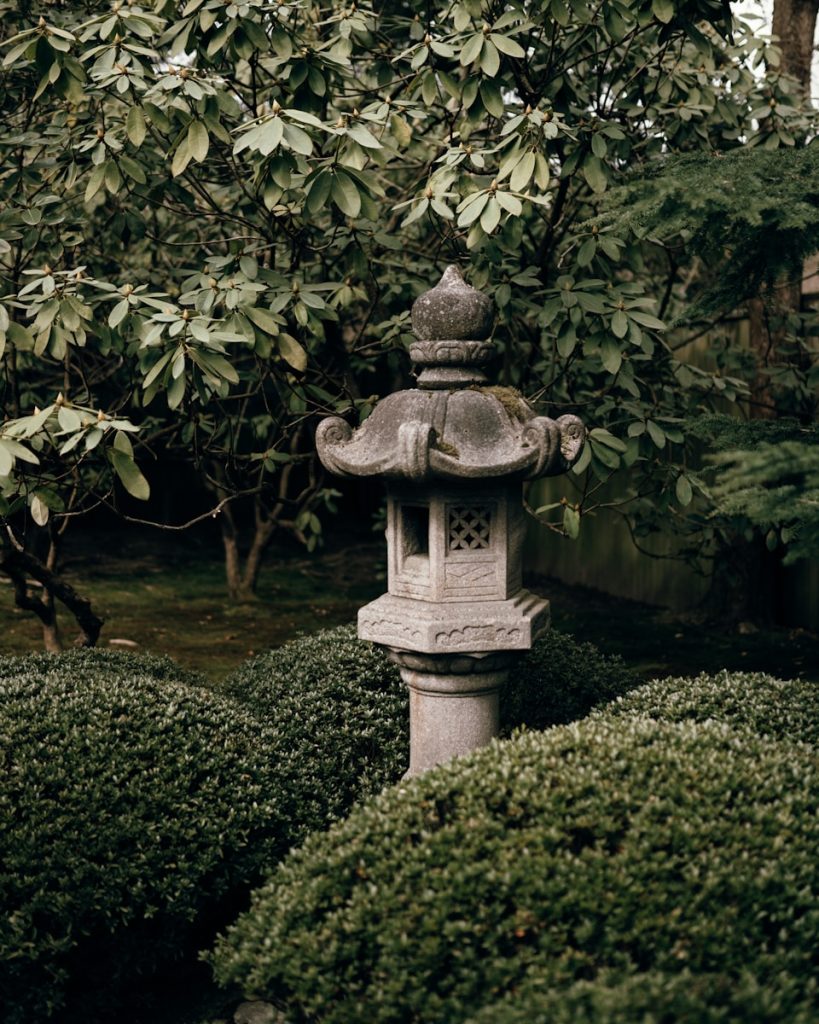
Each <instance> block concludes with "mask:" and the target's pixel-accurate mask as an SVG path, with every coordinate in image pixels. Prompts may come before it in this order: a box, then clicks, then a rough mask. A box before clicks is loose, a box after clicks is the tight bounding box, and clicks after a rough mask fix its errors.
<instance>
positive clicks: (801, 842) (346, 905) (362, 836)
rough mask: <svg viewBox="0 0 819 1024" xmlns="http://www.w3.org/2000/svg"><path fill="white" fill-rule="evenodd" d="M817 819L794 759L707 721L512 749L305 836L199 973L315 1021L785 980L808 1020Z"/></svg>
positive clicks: (810, 785)
mask: <svg viewBox="0 0 819 1024" xmlns="http://www.w3.org/2000/svg"><path fill="white" fill-rule="evenodd" d="M817 804H819V764H817V757H816V754H815V752H814V751H813V750H812V749H811V748H810V747H808V746H807V745H804V744H798V743H787V742H784V741H774V740H771V739H769V738H767V737H761V736H757V735H754V734H753V733H751V732H749V731H747V730H736V729H733V728H731V727H730V726H728V725H725V724H723V723H718V722H713V721H712V722H705V723H680V724H677V723H660V722H656V721H653V720H650V719H646V718H643V717H639V716H634V717H629V716H623V717H622V718H612V719H605V718H603V717H600V718H598V719H597V720H586V721H583V722H579V723H574V724H572V725H568V726H560V727H557V728H554V729H550V730H548V731H546V732H540V733H537V732H527V733H523V734H521V735H519V736H517V737H516V738H515V739H513V740H510V741H505V742H496V743H493V744H492V745H490V746H489V747H487V748H484V749H483V750H480V751H477V752H475V753H474V754H472V755H470V756H469V757H466V758H461V759H457V760H456V761H454V762H452V763H451V764H449V765H445V766H442V767H440V768H438V769H435V770H434V771H431V772H429V773H427V774H426V775H424V776H421V777H420V778H417V779H413V780H411V781H409V782H405V783H403V784H401V785H399V786H396V787H393V788H391V789H387V790H385V791H384V792H383V793H382V794H381V795H380V796H378V797H377V798H376V799H374V800H372V801H370V802H369V803H367V804H365V805H362V806H360V807H358V808H356V809H354V810H353V812H352V813H351V814H350V816H349V818H347V819H346V820H345V821H343V822H340V823H338V824H337V825H335V826H334V827H333V828H331V829H330V830H329V832H327V833H324V834H317V835H313V836H311V837H310V838H309V839H308V841H307V842H306V843H305V845H304V846H303V847H302V848H301V849H299V850H296V851H295V852H294V853H292V854H291V855H290V856H289V857H288V858H286V859H285V861H283V862H282V864H280V865H279V867H278V869H277V870H276V871H275V872H274V873H273V875H272V876H271V878H270V879H269V880H268V882H267V883H265V885H264V886H262V887H261V888H260V889H259V890H258V891H257V893H256V894H255V896H254V898H253V902H252V905H251V908H250V910H249V911H248V912H247V913H246V914H244V915H243V916H242V917H240V918H239V920H238V921H237V923H236V924H235V925H234V926H233V927H232V928H231V929H230V931H229V932H228V933H227V935H226V936H223V937H222V938H221V939H220V941H219V942H218V944H217V947H216V950H215V952H214V954H212V960H213V963H214V966H215V971H216V976H217V979H218V980H219V981H220V982H221V983H223V984H225V983H233V982H235V983H238V984H239V985H240V986H242V988H243V989H244V991H245V992H246V993H247V994H248V995H258V996H264V997H268V998H271V999H274V1000H281V1001H282V1002H284V1003H285V1004H286V1005H287V1006H288V1009H289V1012H290V1013H291V1015H292V1016H293V1019H294V1020H303V1019H307V1018H309V1019H310V1020H311V1021H313V1020H315V1021H321V1022H332V1024H357V1022H360V1021H367V1022H368V1024H409V1022H413V1024H421V1022H423V1024H458V1022H461V1021H465V1020H467V1019H468V1018H469V1017H470V1016H471V1015H472V1014H474V1013H476V1012H477V1011H478V1010H479V1009H481V1007H482V1006H484V1005H485V1004H487V1003H489V1002H495V1001H497V1000H498V999H500V998H502V997H503V996H504V995H505V994H506V993H507V992H510V991H512V990H513V989H515V988H516V987H517V986H518V985H520V983H521V982H522V981H523V979H524V978H525V977H526V976H527V975H529V976H535V975H536V976H537V977H538V978H539V983H540V984H542V985H543V987H544V988H546V989H559V990H568V989H570V988H571V986H573V985H574V984H575V983H577V982H578V981H582V980H594V979H595V978H596V977H597V976H598V974H599V973H600V972H603V971H607V972H613V973H615V974H622V975H628V974H636V973H647V972H655V973H656V974H657V975H658V976H661V975H669V976H671V977H673V976H675V975H678V974H680V972H682V971H683V970H686V971H689V972H691V973H692V974H695V975H701V974H719V975H721V976H723V977H724V978H726V979H728V981H730V982H731V983H733V982H735V981H738V980H739V979H741V978H743V977H746V976H750V977H751V978H754V979H757V980H758V981H759V983H760V984H763V985H764V983H765V979H767V978H773V977H778V976H783V977H784V976H786V975H789V976H790V977H792V978H793V979H795V981H796V983H797V984H798V986H799V988H798V992H797V996H798V1001H800V1002H801V1003H802V1004H805V1005H807V1004H810V1005H812V1008H813V1011H814V1012H817V1011H819V1003H813V1004H811V1003H810V1001H811V1000H812V999H815V996H816V989H815V986H814V985H813V982H812V981H811V980H810V979H813V978H814V977H815V952H816V943H815V939H816V934H817V929H819V894H817V882H818V881H819V879H818V878H817V870H816V859H815V855H816V849H817V844H819V817H817V815H816V813H815V808H816V806H817ZM772 1019H776V1018H772ZM781 1020H782V1024H784V1022H785V1021H786V1020H788V1021H789V1020H790V1018H789V1017H787V1016H784V1017H782V1018H781Z"/></svg>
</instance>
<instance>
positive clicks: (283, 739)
mask: <svg viewBox="0 0 819 1024" xmlns="http://www.w3.org/2000/svg"><path fill="white" fill-rule="evenodd" d="M222 692H224V693H226V694H228V695H229V696H231V697H233V698H235V699H237V700H238V701H240V702H241V703H242V704H243V705H244V706H245V707H247V708H248V710H250V711H251V712H252V713H253V714H254V715H255V716H256V717H258V718H259V719H261V720H262V721H264V722H266V723H267V724H268V725H269V726H271V727H272V728H274V729H275V730H276V734H277V737H278V742H279V743H280V744H282V745H284V746H285V747H287V748H289V749H290V750H292V751H293V756H294V757H295V758H297V760H298V765H299V767H298V771H297V772H296V774H295V776H294V778H293V785H294V786H295V787H296V789H297V791H298V793H299V799H300V802H301V809H300V811H299V812H298V813H299V814H300V816H301V818H302V820H303V821H304V822H305V823H306V824H307V825H309V827H310V828H315V829H317V828H324V827H326V825H327V822H328V821H329V820H330V819H332V818H338V817H341V816H342V815H343V814H345V813H346V812H347V811H348V810H349V808H350V806H351V804H352V803H353V802H354V801H355V800H356V799H358V798H360V797H362V796H366V795H369V794H370V793H375V792H378V790H380V789H382V788H383V787H384V786H385V785H387V784H388V783H390V782H394V781H395V780H396V779H399V778H400V777H401V775H402V774H403V773H404V772H405V771H406V769H407V765H408V763H409V761H408V753H409V751H408V731H407V730H408V710H407V695H406V690H405V687H404V686H403V684H402V683H401V680H400V678H399V675H398V670H397V669H396V668H395V666H394V665H392V664H390V662H389V661H387V657H386V655H385V654H384V652H383V651H382V650H380V649H379V648H377V647H374V646H373V645H372V644H369V643H364V642H363V641H361V640H359V639H358V638H357V637H356V634H355V627H354V626H341V627H339V628H336V629H329V630H322V631H321V632H319V633H315V634H313V635H311V636H304V637H300V638H299V639H297V640H293V641H291V642H290V643H287V644H285V645H284V646H283V647H279V648H277V649H276V650H272V651H267V652H265V653H264V654H260V655H257V656H256V657H255V658H251V659H250V660H249V661H246V662H244V664H242V665H241V666H240V667H239V668H238V669H237V670H236V672H234V673H233V674H232V675H231V676H229V677H228V678H227V680H226V681H225V683H224V685H223V690H222Z"/></svg>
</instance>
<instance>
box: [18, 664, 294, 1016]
mask: <svg viewBox="0 0 819 1024" xmlns="http://www.w3.org/2000/svg"><path fill="white" fill-rule="evenodd" d="M48 669H51V671H48ZM172 669H173V663H172V662H168V661H167V660H160V659H154V658H149V659H144V658H134V657H133V656H124V655H119V654H109V653H108V652H104V653H103V652H97V653H94V652H82V653H81V652H75V653H72V654H71V655H67V656H63V657H59V658H55V657H49V658H48V659H46V658H45V657H43V658H41V657H39V656H34V657H32V658H31V659H25V658H17V659H4V660H3V661H2V662H0V765H1V766H2V771H0V907H2V916H0V1006H2V1008H3V1013H2V1020H3V1024H23V1022H26V1024H30V1022H32V1021H42V1020H46V1019H54V1020H59V1021H60V1022H61V1024H62V1022H65V1021H73V1020H82V1021H84V1022H85V1021H94V1022H95V1024H97V1022H98V1021H101V1020H107V1019H108V1017H107V1016H106V1014H107V1013H108V1012H109V1011H111V1013H112V1018H111V1019H114V1020H123V1019H125V1013H124V1011H123V1007H126V1006H127V1007H128V1014H127V1019H128V1020H129V1021H135V1020H138V1019H139V1020H141V1019H143V1018H141V1017H139V1016H138V1014H137V1005H138V1004H139V999H140V998H141V991H140V990H141V989H142V988H143V987H146V986H144V982H145V980H146V978H149V977H151V976H154V977H156V976H158V974H159V973H161V972H163V971H164V972H165V975H166V976H170V977H173V975H174V973H175V972H176V971H177V970H181V969H184V965H185V963H186V960H185V958H186V957H187V958H188V959H187V963H188V964H193V965H195V964H196V963H197V960H196V954H197V952H198V950H199V949H201V948H202V947H203V946H206V945H208V944H209V943H210V942H211V941H212V939H213V936H214V935H215V934H216V932H217V931H218V929H219V928H220V927H223V926H224V925H225V924H226V923H227V922H228V921H230V920H232V918H233V917H234V916H235V915H236V913H238V911H239V909H241V907H242V906H243V905H246V900H247V894H248V893H249V891H250V890H251V888H252V887H253V886H254V885H255V884H258V882H259V881H260V879H261V878H262V877H263V874H264V872H265V870H266V869H267V868H268V866H269V865H271V864H273V863H275V861H276V860H277V859H278V858H279V857H280V856H282V855H283V853H284V852H285V851H286V850H287V849H288V848H289V847H290V846H291V845H292V844H293V843H294V842H295V841H296V840H299V839H301V838H302V835H303V832H302V831H300V829H299V827H298V824H297V822H296V823H294V821H293V819H292V818H291V817H290V807H289V804H288V801H287V783H288V779H289V777H290V775H291V774H292V770H291V769H290V767H289V765H288V757H289V755H288V753H287V751H286V749H282V748H281V747H280V746H278V745H277V743H276V737H275V736H274V735H272V734H271V733H270V731H269V730H268V729H266V728H265V727H263V726H261V725H260V724H259V723H258V722H257V721H256V720H255V719H254V718H253V717H252V716H251V715H250V714H249V713H248V712H247V711H245V710H244V709H242V708H239V707H237V706H236V705H235V704H234V703H233V702H232V701H229V700H227V699H226V698H224V697H221V696H216V695H214V694H211V693H209V692H208V691H207V690H205V689H201V688H195V687H192V686H189V685H186V684H183V683H178V682H175V681H174V680H173V670H172ZM147 1019H152V1018H151V1017H150V1015H149V1016H148V1018H147Z"/></svg>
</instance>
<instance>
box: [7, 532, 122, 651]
mask: <svg viewBox="0 0 819 1024" xmlns="http://www.w3.org/2000/svg"><path fill="white" fill-rule="evenodd" d="M0 572H2V573H3V574H4V575H6V576H8V577H9V579H10V580H11V582H12V584H13V585H14V600H15V603H16V605H17V607H18V608H22V609H23V610H24V611H28V612H33V613H34V614H35V615H36V616H37V617H38V618H39V619H40V622H41V623H42V624H43V626H44V627H46V626H48V627H49V636H51V637H53V635H54V631H56V613H55V609H54V600H55V599H56V600H57V601H59V602H60V603H61V604H62V605H64V606H65V607H66V608H67V609H68V610H69V611H70V612H71V614H72V615H73V616H74V618H75V620H76V622H77V625H78V626H79V627H80V635H79V637H77V639H76V641H75V645H76V646H79V647H93V646H94V645H95V644H96V642H97V639H98V638H99V635H100V630H101V629H102V626H103V623H104V620H103V619H101V618H99V616H98V615H96V614H95V613H94V611H93V609H92V608H91V602H90V601H89V600H88V599H87V598H84V597H80V595H79V594H78V593H77V591H76V590H75V589H74V588H73V587H72V586H71V584H69V583H66V582H65V580H63V579H62V578H61V577H60V576H59V575H58V574H57V573H56V572H54V571H53V570H52V569H49V567H48V566H47V564H46V563H45V562H43V561H41V560H40V559H39V558H37V557H36V556H35V555H33V554H31V553H30V552H28V551H26V550H25V548H24V547H23V545H22V544H21V543H20V542H19V541H18V540H17V538H16V537H15V536H14V534H13V532H12V530H11V528H10V527H9V526H8V525H6V526H5V528H4V530H3V533H2V536H1V537H0ZM28 577H31V578H32V579H33V580H36V581H37V582H38V583H39V584H40V586H41V588H42V593H43V595H50V596H51V608H49V603H48V601H47V600H43V598H42V597H35V596H34V595H33V594H32V593H31V592H30V590H29V584H28ZM43 636H44V639H45V638H46V634H45V629H44V633H43Z"/></svg>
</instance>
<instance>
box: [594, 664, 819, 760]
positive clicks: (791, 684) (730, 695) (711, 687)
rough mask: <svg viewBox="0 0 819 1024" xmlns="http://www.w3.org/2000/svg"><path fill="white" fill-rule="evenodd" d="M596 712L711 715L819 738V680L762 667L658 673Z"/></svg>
mask: <svg viewBox="0 0 819 1024" xmlns="http://www.w3.org/2000/svg"><path fill="white" fill-rule="evenodd" d="M594 714H595V716H598V715H604V716H606V717H612V716H620V715H633V714H640V715H646V716H648V717H650V718H658V719H662V720H663V721H666V722H687V721H694V722H704V721H707V720H708V719H709V718H715V719H718V720H719V721H721V722H728V723H730V724H731V725H733V726H735V727H742V728H747V729H751V730H752V731H754V732H757V733H759V734H761V735H766V736H771V737H778V738H781V739H792V740H801V741H802V742H804V743H812V744H816V743H817V742H819V685H817V684H816V683H812V682H807V681H806V680H804V679H788V680H785V679H775V678H774V677H773V676H769V675H765V674H764V673H762V672H729V671H727V670H723V671H722V672H718V673H716V674H714V675H708V674H706V673H703V674H702V675H699V676H695V677H692V678H668V679H655V680H652V681H651V682H650V683H646V684H645V685H644V686H640V687H638V688H637V689H635V690H632V691H631V692H630V693H628V694H626V695H624V696H620V697H617V698H616V699H615V700H613V701H612V702H611V703H609V704H607V705H606V706H605V707H602V708H598V709H597V710H596V711H595V712H594Z"/></svg>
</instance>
